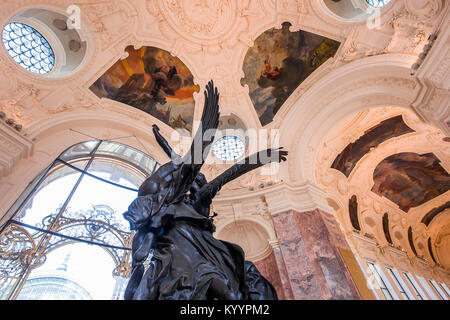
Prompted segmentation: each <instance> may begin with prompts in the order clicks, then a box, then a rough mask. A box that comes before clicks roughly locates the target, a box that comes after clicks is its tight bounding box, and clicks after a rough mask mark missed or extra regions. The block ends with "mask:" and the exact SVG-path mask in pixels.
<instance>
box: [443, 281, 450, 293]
mask: <svg viewBox="0 0 450 320" xmlns="http://www.w3.org/2000/svg"><path fill="white" fill-rule="evenodd" d="M441 287H442V289H444V290H445V292H446V293H447V295H448V296H449V297H450V290H448V287H447V286H446V285H445V283H443V282H441Z"/></svg>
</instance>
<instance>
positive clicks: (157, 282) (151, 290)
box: [124, 81, 287, 300]
mask: <svg viewBox="0 0 450 320" xmlns="http://www.w3.org/2000/svg"><path fill="white" fill-rule="evenodd" d="M204 94H205V104H204V108H203V114H202V118H201V127H200V128H199V130H198V131H197V132H196V134H195V136H194V140H193V142H192V145H191V149H190V151H189V152H188V153H187V154H186V155H185V156H184V157H181V156H179V155H177V154H175V153H174V152H173V151H172V148H171V147H170V145H169V144H168V143H167V141H166V140H165V139H164V137H162V135H161V134H160V133H159V129H158V127H157V126H156V125H154V126H153V133H154V135H155V138H156V141H157V142H158V144H159V145H160V146H161V148H162V149H163V150H164V152H165V153H166V154H167V155H168V156H169V157H170V158H171V161H169V162H168V163H166V164H164V165H162V166H161V167H160V168H158V170H156V171H155V172H154V173H153V174H152V175H151V176H150V177H148V178H147V179H146V180H145V181H144V183H143V184H142V185H141V186H140V188H139V192H138V197H137V198H136V199H135V200H134V201H133V202H132V203H131V204H130V206H129V208H128V211H127V212H125V213H124V217H125V219H127V220H128V221H129V222H130V226H131V229H132V230H136V233H135V236H134V238H133V243H132V272H131V278H130V280H129V282H128V286H127V288H126V291H125V299H127V300H164V299H172V300H209V299H221V300H222V299H225V300H263V299H264V300H265V299H277V294H276V291H275V289H274V288H273V286H272V285H271V284H270V282H269V281H267V280H266V279H265V278H264V277H262V276H261V274H260V273H259V271H258V270H257V268H256V267H255V266H254V265H253V264H252V263H251V262H249V261H245V258H244V252H243V250H242V248H241V247H239V246H238V245H236V244H233V243H229V242H226V241H221V240H218V239H216V238H214V237H213V232H214V231H215V227H214V223H213V218H214V216H215V215H216V214H213V215H210V204H211V202H212V199H213V198H214V196H215V195H216V194H217V192H218V191H219V190H220V189H221V188H222V186H223V185H225V184H226V183H227V182H229V181H231V180H233V179H236V178H237V177H239V176H241V175H243V174H245V173H246V172H249V171H251V170H254V169H256V168H258V167H260V166H262V165H264V164H266V163H269V162H271V161H277V162H281V161H286V156H287V151H283V150H281V148H279V149H268V150H265V151H260V152H258V153H256V154H254V155H252V156H249V157H247V158H245V159H244V160H242V161H239V162H238V163H236V164H235V165H233V166H232V167H231V168H229V169H228V170H226V171H225V172H224V173H222V174H221V175H219V176H218V177H216V178H215V179H213V180H212V181H210V182H209V183H208V182H207V181H206V178H205V176H204V175H203V174H202V173H200V169H201V167H202V165H203V163H204V161H205V159H206V156H207V155H208V153H209V150H210V147H211V143H212V142H213V141H214V134H211V132H213V133H214V132H215V130H216V129H217V125H218V122H219V115H220V114H219V105H218V101H219V94H218V92H217V88H215V87H214V85H213V83H212V81H210V82H209V83H208V85H207V86H206V90H205V92H204ZM206 133H209V135H210V137H209V139H205V135H206ZM150 253H151V257H150V258H149V254H150ZM146 259H150V260H149V267H148V268H147V270H145V267H144V262H145V261H146Z"/></svg>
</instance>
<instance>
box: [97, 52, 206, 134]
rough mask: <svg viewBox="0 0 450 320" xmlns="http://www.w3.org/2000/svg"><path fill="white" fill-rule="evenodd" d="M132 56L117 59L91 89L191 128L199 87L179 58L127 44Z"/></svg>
mask: <svg viewBox="0 0 450 320" xmlns="http://www.w3.org/2000/svg"><path fill="white" fill-rule="evenodd" d="M126 51H127V52H128V54H129V56H128V58H126V59H124V60H119V61H117V62H116V63H115V64H114V65H113V66H112V67H111V68H110V69H109V70H108V71H106V72H105V73H104V74H103V75H102V76H101V77H100V78H99V79H98V80H97V81H95V82H94V84H93V85H92V86H91V87H90V90H91V91H92V92H94V93H95V94H96V95H97V96H98V97H99V98H109V99H112V100H115V101H118V102H122V103H125V104H128V105H130V106H133V107H135V108H137V109H140V110H142V111H144V112H146V113H148V114H150V115H152V116H154V117H156V118H157V119H159V120H161V121H162V122H164V123H166V124H168V125H170V126H171V127H172V128H174V129H177V128H181V129H186V130H187V131H189V132H190V131H191V130H192V122H193V118H194V104H195V102H194V97H193V95H194V92H198V91H200V88H199V86H198V85H195V84H194V77H193V75H192V73H191V71H190V70H189V69H188V68H187V67H186V65H185V64H184V63H183V62H181V60H180V59H178V58H176V57H173V56H172V55H171V54H170V53H169V52H167V51H165V50H162V49H159V48H155V47H145V46H144V47H142V48H140V49H134V48H133V47H132V46H129V47H127V48H126Z"/></svg>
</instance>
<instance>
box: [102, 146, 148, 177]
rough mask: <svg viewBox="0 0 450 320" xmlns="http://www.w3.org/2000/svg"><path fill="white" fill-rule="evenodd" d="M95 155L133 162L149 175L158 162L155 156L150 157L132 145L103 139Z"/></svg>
mask: <svg viewBox="0 0 450 320" xmlns="http://www.w3.org/2000/svg"><path fill="white" fill-rule="evenodd" d="M95 155H96V156H102V155H103V156H109V157H113V158H117V159H122V160H125V161H126V162H129V163H132V164H134V165H136V166H138V167H139V168H141V169H142V170H144V171H145V172H146V174H147V176H149V175H150V174H151V173H152V172H153V170H154V168H155V164H156V161H155V160H154V159H153V158H151V157H149V156H148V155H146V154H144V153H143V152H141V151H139V150H137V149H134V148H132V147H129V146H126V145H123V144H120V143H117V142H111V141H103V142H102V144H101V145H100V147H99V148H98V150H97V152H96V153H95Z"/></svg>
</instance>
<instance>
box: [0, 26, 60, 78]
mask: <svg viewBox="0 0 450 320" xmlns="http://www.w3.org/2000/svg"><path fill="white" fill-rule="evenodd" d="M2 39H3V45H4V46H5V48H6V50H7V51H8V53H9V55H10V56H11V57H12V58H13V59H14V61H16V62H17V63H18V64H19V65H20V66H21V67H23V68H25V69H26V70H28V71H31V72H34V73H39V74H45V73H49V72H50V71H52V69H53V67H54V66H55V54H54V53H53V49H52V47H51V46H50V44H49V43H48V41H47V39H45V38H44V36H43V35H42V34H40V33H39V32H38V31H37V30H36V29H34V28H32V27H30V26H29V25H26V24H24V23H20V22H11V23H8V24H7V25H6V26H5V27H4V28H3V33H2Z"/></svg>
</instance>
